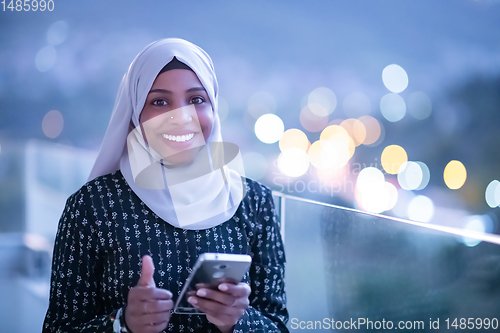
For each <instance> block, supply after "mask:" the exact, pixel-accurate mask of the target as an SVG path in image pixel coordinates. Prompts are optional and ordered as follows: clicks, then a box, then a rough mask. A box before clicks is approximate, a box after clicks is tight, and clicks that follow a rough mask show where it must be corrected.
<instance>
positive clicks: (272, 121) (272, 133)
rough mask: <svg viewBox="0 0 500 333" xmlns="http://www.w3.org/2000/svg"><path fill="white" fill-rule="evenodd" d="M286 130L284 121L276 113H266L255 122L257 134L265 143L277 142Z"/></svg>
mask: <svg viewBox="0 0 500 333" xmlns="http://www.w3.org/2000/svg"><path fill="white" fill-rule="evenodd" d="M284 131H285V125H284V124H283V121H282V120H281V118H280V117H278V116H277V115H275V114H265V115H263V116H261V117H260V118H259V119H257V121H256V122H255V135H256V136H257V138H259V140H260V141H262V142H264V143H275V142H277V141H278V140H279V139H280V138H281V136H282V135H283V132H284Z"/></svg>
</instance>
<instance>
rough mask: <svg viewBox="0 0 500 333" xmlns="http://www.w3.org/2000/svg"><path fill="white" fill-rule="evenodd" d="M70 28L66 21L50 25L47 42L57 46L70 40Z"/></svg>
mask: <svg viewBox="0 0 500 333" xmlns="http://www.w3.org/2000/svg"><path fill="white" fill-rule="evenodd" d="M68 33H69V27H68V23H67V22H66V21H57V22H54V23H52V24H51V25H50V27H49V30H48V31H47V42H48V43H49V44H50V45H53V46H56V45H59V44H61V43H62V42H64V41H65V40H66V38H68Z"/></svg>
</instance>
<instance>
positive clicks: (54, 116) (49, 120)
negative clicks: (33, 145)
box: [42, 110, 64, 139]
mask: <svg viewBox="0 0 500 333" xmlns="http://www.w3.org/2000/svg"><path fill="white" fill-rule="evenodd" d="M63 128H64V118H63V115H62V114H61V112H59V111H57V110H51V111H49V112H47V113H46V114H45V116H44V117H43V120H42V131H43V134H45V136H46V137H48V138H51V139H55V138H57V137H58V136H59V134H61V132H62V130H63Z"/></svg>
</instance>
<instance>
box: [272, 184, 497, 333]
mask: <svg viewBox="0 0 500 333" xmlns="http://www.w3.org/2000/svg"><path fill="white" fill-rule="evenodd" d="M274 196H275V201H276V204H277V211H278V214H279V215H280V218H281V220H282V229H284V230H282V231H283V234H284V241H285V250H286V256H287V266H286V279H285V280H286V289H287V296H288V308H289V312H290V322H289V325H288V326H289V328H290V329H291V331H292V332H293V331H307V332H315V331H317V332H327V331H340V332H342V331H356V330H357V331H358V332H365V331H374V332H375V331H378V332H381V331H390V330H396V329H397V330H398V331H399V332H405V331H408V332H413V331H420V332H429V331H432V332H439V331H443V332H453V331H460V332H462V331H469V332H476V331H482V330H484V331H491V332H498V331H499V330H500V323H499V320H500V237H499V236H496V235H491V234H480V233H472V232H470V231H467V230H461V229H454V228H449V227H443V226H436V225H426V224H424V223H418V222H412V221H404V220H400V219H395V218H390V217H385V216H380V215H371V214H367V213H364V212H360V211H357V210H353V209H346V208H342V207H337V206H332V205H326V204H321V203H318V202H313V201H308V200H304V199H300V198H296V197H290V196H284V195H282V194H280V193H274Z"/></svg>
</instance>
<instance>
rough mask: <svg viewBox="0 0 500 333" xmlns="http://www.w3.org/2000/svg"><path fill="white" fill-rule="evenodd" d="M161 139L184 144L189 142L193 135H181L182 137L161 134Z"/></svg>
mask: <svg viewBox="0 0 500 333" xmlns="http://www.w3.org/2000/svg"><path fill="white" fill-rule="evenodd" d="M163 137H164V138H165V139H167V140H168V141H172V142H186V141H190V140H191V139H192V138H193V137H194V133H189V134H183V135H170V134H163Z"/></svg>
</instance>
